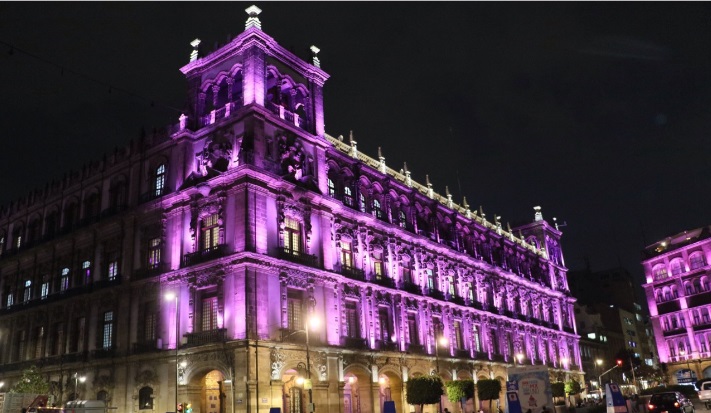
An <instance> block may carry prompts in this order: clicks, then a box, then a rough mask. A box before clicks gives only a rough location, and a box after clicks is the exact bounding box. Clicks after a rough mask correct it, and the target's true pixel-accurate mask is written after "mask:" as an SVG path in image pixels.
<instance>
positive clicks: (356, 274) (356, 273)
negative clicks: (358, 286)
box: [338, 265, 365, 281]
mask: <svg viewBox="0 0 711 413" xmlns="http://www.w3.org/2000/svg"><path fill="white" fill-rule="evenodd" d="M338 272H340V273H341V274H342V275H345V276H346V277H348V278H350V279H352V280H358V281H365V271H363V270H361V269H358V268H355V267H347V266H345V265H342V266H341V268H340V269H339V271H338Z"/></svg>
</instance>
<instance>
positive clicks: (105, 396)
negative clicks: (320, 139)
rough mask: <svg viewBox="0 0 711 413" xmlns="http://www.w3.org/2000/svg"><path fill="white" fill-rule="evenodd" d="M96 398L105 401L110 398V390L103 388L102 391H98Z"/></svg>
mask: <svg viewBox="0 0 711 413" xmlns="http://www.w3.org/2000/svg"><path fill="white" fill-rule="evenodd" d="M96 400H101V401H104V402H105V401H107V400H109V392H107V391H106V390H101V391H100V392H97V393H96Z"/></svg>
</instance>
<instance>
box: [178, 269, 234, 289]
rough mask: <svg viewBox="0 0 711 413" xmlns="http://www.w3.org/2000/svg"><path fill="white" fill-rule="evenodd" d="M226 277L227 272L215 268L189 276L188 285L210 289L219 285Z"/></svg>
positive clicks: (195, 272) (189, 274)
mask: <svg viewBox="0 0 711 413" xmlns="http://www.w3.org/2000/svg"><path fill="white" fill-rule="evenodd" d="M224 275H225V270H224V269H223V268H220V267H213V268H210V269H208V270H204V271H194V272H190V273H188V274H187V279H188V283H189V284H190V285H193V286H195V287H198V288H201V287H209V286H213V285H218V284H219V283H220V282H221V281H222V277H223V276H224Z"/></svg>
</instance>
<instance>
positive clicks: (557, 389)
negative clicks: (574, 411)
mask: <svg viewBox="0 0 711 413" xmlns="http://www.w3.org/2000/svg"><path fill="white" fill-rule="evenodd" d="M551 395H552V396H553V398H554V399H560V398H561V397H565V383H563V382H562V381H556V382H554V383H551ZM559 401H560V400H555V402H554V403H555V404H556V405H558V404H564V402H560V403H558V402H559Z"/></svg>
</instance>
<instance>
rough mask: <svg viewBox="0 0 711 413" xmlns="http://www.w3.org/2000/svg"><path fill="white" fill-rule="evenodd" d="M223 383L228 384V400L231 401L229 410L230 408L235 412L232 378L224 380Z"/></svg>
mask: <svg viewBox="0 0 711 413" xmlns="http://www.w3.org/2000/svg"><path fill="white" fill-rule="evenodd" d="M223 383H229V384H230V394H231V396H230V400H231V401H232V403H230V408H231V409H230V410H232V413H235V393H234V391H233V390H232V379H227V380H224V381H223Z"/></svg>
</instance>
